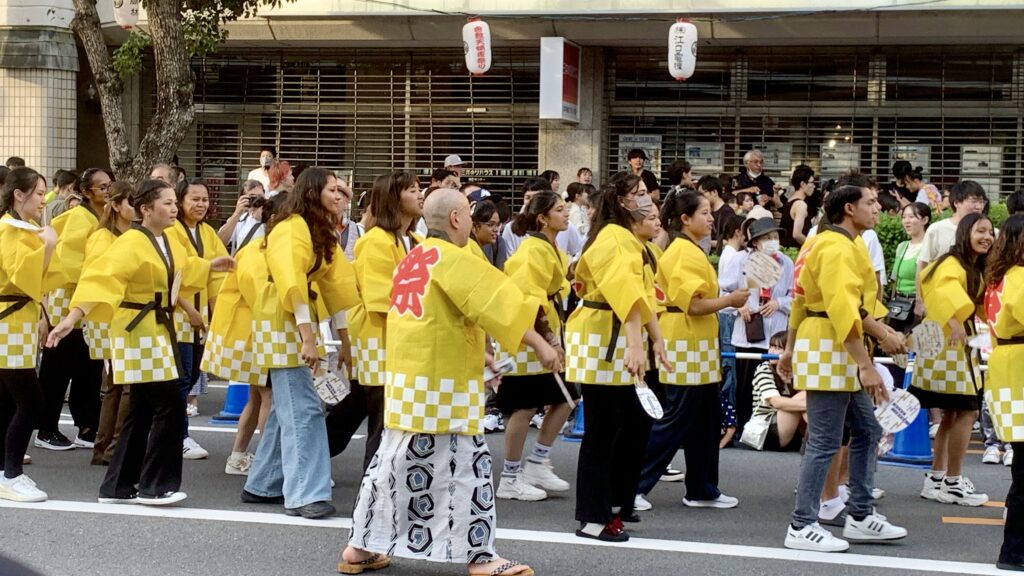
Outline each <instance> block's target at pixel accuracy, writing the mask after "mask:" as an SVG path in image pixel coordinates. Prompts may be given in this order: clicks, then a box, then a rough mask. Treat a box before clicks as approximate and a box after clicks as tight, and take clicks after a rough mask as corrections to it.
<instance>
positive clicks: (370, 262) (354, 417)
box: [327, 172, 423, 470]
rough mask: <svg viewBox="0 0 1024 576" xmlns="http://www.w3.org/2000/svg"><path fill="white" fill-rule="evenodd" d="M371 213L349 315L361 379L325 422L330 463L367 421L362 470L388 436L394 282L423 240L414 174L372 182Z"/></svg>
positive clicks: (356, 265)
mask: <svg viewBox="0 0 1024 576" xmlns="http://www.w3.org/2000/svg"><path fill="white" fill-rule="evenodd" d="M370 211H371V212H373V217H374V225H373V227H372V228H370V229H369V230H367V231H366V234H364V235H363V236H362V237H361V238H359V240H357V241H356V246H355V261H354V262H353V266H354V268H355V276H356V281H357V283H358V285H359V297H360V300H359V302H358V304H357V305H356V306H355V307H354V308H353V309H352V310H350V311H349V312H348V316H347V321H348V329H349V335H350V338H351V340H352V349H353V350H354V352H353V362H355V364H356V370H355V372H356V375H357V380H355V381H353V382H352V391H351V392H350V393H349V395H348V396H346V397H345V399H344V400H342V401H341V402H340V403H339V404H338V405H337V406H335V407H334V408H332V409H331V413H330V414H329V415H328V417H327V436H328V442H329V444H330V453H331V457H332V458H333V457H334V456H337V455H338V454H340V453H342V452H343V451H344V450H345V448H346V447H347V446H348V443H349V441H350V440H351V439H352V435H353V434H355V432H356V430H358V429H359V426H360V425H361V424H362V423H363V420H366V442H365V447H364V451H363V470H366V468H367V466H369V465H370V458H372V457H373V454H374V452H376V451H377V447H378V446H379V445H380V438H381V434H382V433H383V432H384V380H385V376H386V374H387V371H386V368H385V366H384V354H385V352H384V351H385V348H386V345H387V333H386V330H385V324H386V323H387V316H388V306H389V304H390V300H391V278H392V276H394V274H395V268H397V267H398V264H399V262H401V261H402V258H405V255H406V254H408V253H409V250H411V249H412V248H414V247H415V246H416V245H417V244H419V243H420V242H421V241H422V240H423V239H422V238H420V237H419V236H417V235H416V234H413V233H412V232H411V230H413V229H414V228H415V226H416V222H417V221H419V219H420V216H421V215H422V214H423V200H422V199H421V198H420V188H419V181H418V180H417V179H416V175H415V174H413V173H412V172H391V173H389V174H382V175H380V176H378V177H377V179H376V180H375V181H374V183H373V194H372V196H371V197H370Z"/></svg>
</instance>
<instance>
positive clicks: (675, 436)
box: [637, 384, 722, 500]
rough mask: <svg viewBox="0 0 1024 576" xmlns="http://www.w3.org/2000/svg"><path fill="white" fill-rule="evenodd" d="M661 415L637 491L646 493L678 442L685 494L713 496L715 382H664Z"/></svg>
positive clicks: (717, 420) (718, 418) (718, 410)
mask: <svg viewBox="0 0 1024 576" xmlns="http://www.w3.org/2000/svg"><path fill="white" fill-rule="evenodd" d="M663 406H664V408H665V415H664V416H663V417H662V418H661V420H658V421H657V422H655V423H654V426H653V427H652V429H651V433H650V439H649V440H648V442H647V447H646V455H645V457H644V464H643V469H642V471H641V472H640V482H639V485H638V486H637V488H638V493H640V494H647V493H648V492H650V491H651V489H652V488H654V485H655V484H657V483H658V479H660V478H661V475H662V474H664V473H665V467H666V466H668V465H669V464H670V463H671V462H672V458H673V456H675V454H676V450H678V449H679V446H680V445H681V446H682V447H683V456H684V457H685V458H686V497H687V498H689V499H690V500H714V499H715V498H718V496H719V495H720V494H721V492H719V490H718V441H719V437H720V436H721V427H722V407H721V402H720V400H719V396H718V384H702V385H700V386H675V385H671V384H669V385H666V386H665V402H663Z"/></svg>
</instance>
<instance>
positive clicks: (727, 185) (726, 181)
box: [718, 172, 735, 193]
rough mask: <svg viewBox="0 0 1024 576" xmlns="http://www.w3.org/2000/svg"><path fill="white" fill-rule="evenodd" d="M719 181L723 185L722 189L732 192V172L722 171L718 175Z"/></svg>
mask: <svg viewBox="0 0 1024 576" xmlns="http://www.w3.org/2000/svg"><path fill="white" fill-rule="evenodd" d="M718 183H719V184H721V185H722V191H723V192H726V193H732V191H733V188H734V187H735V186H733V179H732V175H731V174H726V173H724V172H723V173H721V174H719V175H718Z"/></svg>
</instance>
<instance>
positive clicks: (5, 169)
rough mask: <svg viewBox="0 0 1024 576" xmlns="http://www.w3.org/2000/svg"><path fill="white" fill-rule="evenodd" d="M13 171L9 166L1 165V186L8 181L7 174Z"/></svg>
mask: <svg viewBox="0 0 1024 576" xmlns="http://www.w3.org/2000/svg"><path fill="white" fill-rule="evenodd" d="M10 173H11V169H10V168H8V167H7V166H0V186H3V184H4V182H6V181H7V175H8V174H10Z"/></svg>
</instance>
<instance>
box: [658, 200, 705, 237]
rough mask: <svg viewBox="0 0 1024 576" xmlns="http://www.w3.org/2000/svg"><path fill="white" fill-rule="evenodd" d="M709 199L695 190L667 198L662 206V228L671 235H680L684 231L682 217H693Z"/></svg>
mask: <svg viewBox="0 0 1024 576" xmlns="http://www.w3.org/2000/svg"><path fill="white" fill-rule="evenodd" d="M702 201H703V202H707V198H705V197H704V196H701V195H700V194H698V193H696V192H694V191H693V190H683V191H681V192H679V191H676V192H673V193H671V194H669V195H668V196H667V197H665V202H664V203H663V204H662V205H661V226H662V228H664V229H665V231H666V232H668V233H669V234H680V233H682V231H683V223H682V220H681V219H682V217H683V215H686V216H693V215H694V214H696V213H697V209H698V208H700V203H701V202H702Z"/></svg>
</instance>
